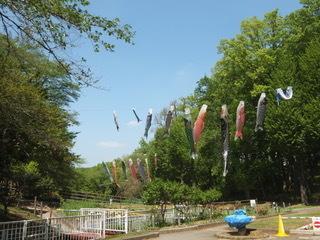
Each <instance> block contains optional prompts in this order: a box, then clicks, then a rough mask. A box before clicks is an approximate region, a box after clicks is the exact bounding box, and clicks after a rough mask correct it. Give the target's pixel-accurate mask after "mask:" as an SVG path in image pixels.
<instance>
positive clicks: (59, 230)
mask: <svg viewBox="0 0 320 240" xmlns="http://www.w3.org/2000/svg"><path fill="white" fill-rule="evenodd" d="M99 220H100V221H101V217H100V216H98V215H90V216H74V217H63V218H51V219H41V220H24V221H13V222H0V240H29V239H30V240H31V239H32V240H60V239H61V240H62V239H74V240H89V239H101V238H103V237H105V232H103V231H101V228H92V225H91V223H92V222H98V221H99Z"/></svg>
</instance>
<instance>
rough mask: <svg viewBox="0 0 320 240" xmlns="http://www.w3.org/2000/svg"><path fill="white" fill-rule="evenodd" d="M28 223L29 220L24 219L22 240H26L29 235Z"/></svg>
mask: <svg viewBox="0 0 320 240" xmlns="http://www.w3.org/2000/svg"><path fill="white" fill-rule="evenodd" d="M27 225H28V221H27V220H24V221H23V228H22V240H25V239H26V237H27Z"/></svg>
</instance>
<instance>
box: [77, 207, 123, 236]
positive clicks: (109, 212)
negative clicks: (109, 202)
mask: <svg viewBox="0 0 320 240" xmlns="http://www.w3.org/2000/svg"><path fill="white" fill-rule="evenodd" d="M80 215H84V216H90V215H99V216H101V220H102V222H101V224H103V226H101V227H102V229H103V230H104V231H106V232H112V233H116V232H123V233H128V210H127V209H106V208H81V209H80ZM92 224H93V225H94V226H95V227H98V223H94V222H92Z"/></svg>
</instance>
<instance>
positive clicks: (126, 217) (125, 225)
mask: <svg viewBox="0 0 320 240" xmlns="http://www.w3.org/2000/svg"><path fill="white" fill-rule="evenodd" d="M124 230H125V233H126V234H127V233H128V210H127V209H126V210H125V214H124Z"/></svg>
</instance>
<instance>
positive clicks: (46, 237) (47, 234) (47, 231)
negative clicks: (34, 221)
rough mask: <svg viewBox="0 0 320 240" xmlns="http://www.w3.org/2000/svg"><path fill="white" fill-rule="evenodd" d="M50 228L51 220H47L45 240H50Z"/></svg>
mask: <svg viewBox="0 0 320 240" xmlns="http://www.w3.org/2000/svg"><path fill="white" fill-rule="evenodd" d="M49 227H50V224H49V219H48V218H47V219H46V229H45V236H44V239H45V240H48V239H49Z"/></svg>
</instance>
